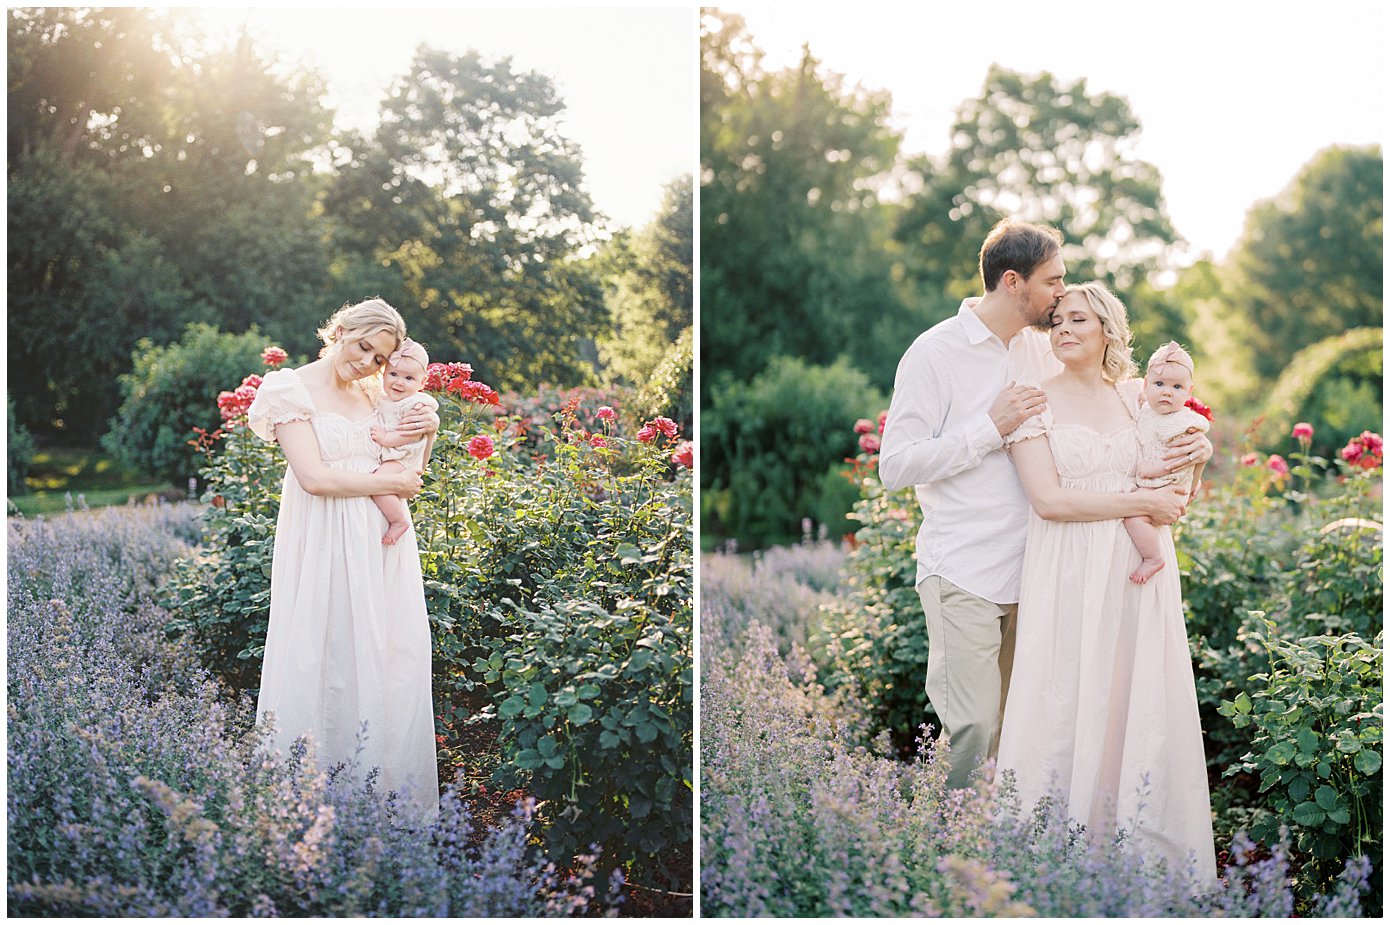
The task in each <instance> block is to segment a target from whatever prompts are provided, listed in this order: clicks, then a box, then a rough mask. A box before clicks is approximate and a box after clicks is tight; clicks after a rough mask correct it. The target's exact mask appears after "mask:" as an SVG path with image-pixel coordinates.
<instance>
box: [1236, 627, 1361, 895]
mask: <svg viewBox="0 0 1390 925" xmlns="http://www.w3.org/2000/svg"><path fill="white" fill-rule="evenodd" d="M1266 626H1267V632H1266V633H1265V634H1257V635H1256V636H1255V639H1256V640H1257V641H1258V642H1260V643H1262V644H1263V645H1264V647H1265V648H1266V650H1267V652H1268V653H1269V661H1270V667H1269V670H1268V671H1267V672H1264V673H1261V674H1257V675H1254V676H1252V677H1251V678H1250V679H1249V682H1250V684H1251V685H1253V686H1251V687H1250V688H1249V689H1248V692H1247V691H1242V692H1241V693H1240V694H1239V695H1238V696H1237V697H1236V698H1235V699H1234V700H1229V701H1225V702H1223V703H1222V705H1221V714H1222V715H1223V716H1227V717H1230V718H1231V722H1232V723H1233V724H1234V725H1235V726H1236V727H1238V728H1243V727H1246V726H1249V727H1251V728H1252V729H1253V730H1254V732H1255V736H1254V741H1253V743H1252V747H1251V751H1250V752H1249V754H1247V755H1246V756H1245V757H1244V759H1243V760H1242V761H1241V762H1240V763H1239V764H1236V765H1233V766H1232V767H1231V768H1229V769H1228V770H1227V772H1226V773H1227V774H1228V775H1232V774H1235V773H1237V772H1240V771H1242V770H1244V771H1249V772H1252V773H1255V774H1258V775H1259V777H1260V792H1261V793H1263V794H1264V806H1263V807H1262V808H1261V811H1260V812H1259V813H1258V814H1257V815H1256V817H1255V820H1254V823H1253V825H1252V826H1251V829H1250V834H1251V835H1253V836H1254V837H1255V838H1259V839H1264V840H1266V841H1267V842H1271V843H1272V842H1273V841H1275V840H1276V839H1277V838H1278V836H1279V831H1280V828H1281V827H1283V826H1286V825H1287V826H1290V827H1291V828H1292V830H1293V833H1294V844H1295V846H1296V847H1297V848H1298V849H1300V850H1301V851H1302V852H1304V853H1305V854H1306V855H1308V856H1309V857H1310V858H1311V860H1310V861H1309V863H1308V867H1309V870H1308V871H1307V872H1306V873H1307V874H1308V876H1304V877H1303V878H1301V879H1300V881H1299V884H1300V888H1301V890H1302V891H1304V892H1309V891H1311V890H1312V889H1315V888H1316V886H1317V885H1318V884H1321V883H1324V882H1327V881H1329V880H1331V879H1332V878H1333V877H1334V876H1335V875H1336V874H1337V873H1338V872H1339V870H1340V868H1341V866H1342V859H1344V858H1346V857H1356V856H1360V855H1369V856H1370V857H1371V860H1372V862H1373V864H1374V865H1375V867H1376V868H1379V866H1380V859H1381V851H1382V845H1381V838H1382V829H1383V820H1384V816H1383V796H1384V787H1383V784H1382V778H1381V759H1382V754H1381V749H1382V742H1383V733H1384V716H1383V705H1382V700H1381V682H1382V679H1383V678H1384V674H1385V666H1384V656H1383V653H1382V641H1383V639H1384V634H1383V633H1378V634H1377V635H1376V637H1375V639H1374V641H1373V642H1367V641H1366V640H1365V639H1363V638H1361V637H1360V636H1358V635H1356V634H1348V635H1345V636H1314V637H1308V638H1303V639H1296V640H1295V639H1285V638H1279V637H1278V636H1276V635H1275V627H1274V624H1273V623H1267V624H1266ZM1376 896H1377V899H1376V900H1375V903H1376V904H1379V899H1378V897H1379V890H1377V891H1376Z"/></svg>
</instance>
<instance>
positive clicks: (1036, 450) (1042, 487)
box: [1009, 436, 1187, 524]
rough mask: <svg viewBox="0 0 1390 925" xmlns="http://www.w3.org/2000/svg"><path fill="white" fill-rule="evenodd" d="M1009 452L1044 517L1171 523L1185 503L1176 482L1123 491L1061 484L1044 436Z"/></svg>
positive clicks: (1185, 499) (1017, 444)
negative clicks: (1143, 520)
mask: <svg viewBox="0 0 1390 925" xmlns="http://www.w3.org/2000/svg"><path fill="white" fill-rule="evenodd" d="M1009 453H1010V455H1011V456H1012V457H1013V461H1014V467H1015V468H1016V469H1017V470H1018V478H1019V481H1021V482H1022V483H1023V490H1024V492H1025V493H1026V494H1027V495H1028V503H1029V504H1031V505H1032V506H1033V510H1034V511H1036V512H1037V514H1038V516H1039V517H1041V518H1042V519H1043V520H1077V521H1079V520H1118V519H1119V518H1121V517H1148V518H1150V519H1151V520H1152V521H1153V522H1154V523H1156V524H1171V523H1174V522H1176V521H1177V519H1178V518H1180V517H1182V515H1183V511H1184V509H1185V506H1186V502H1187V491H1186V489H1183V488H1180V487H1178V486H1176V485H1166V486H1164V487H1163V488H1155V489H1140V490H1138V491H1125V492H1105V491H1083V490H1081V489H1077V488H1063V487H1062V486H1061V484H1060V482H1059V480H1058V478H1057V464H1056V463H1055V462H1054V461H1053V459H1052V447H1051V446H1050V445H1049V444H1048V442H1047V437H1046V436H1039V437H1030V438H1029V439H1027V440H1021V441H1019V442H1018V443H1015V444H1014V445H1013V446H1012V448H1011V449H1010V451H1009Z"/></svg>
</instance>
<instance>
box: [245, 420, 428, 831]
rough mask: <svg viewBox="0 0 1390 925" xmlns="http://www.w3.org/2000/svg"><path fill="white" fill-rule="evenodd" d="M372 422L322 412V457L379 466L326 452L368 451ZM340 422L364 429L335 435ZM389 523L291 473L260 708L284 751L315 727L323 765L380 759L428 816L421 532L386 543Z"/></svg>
mask: <svg viewBox="0 0 1390 925" xmlns="http://www.w3.org/2000/svg"><path fill="white" fill-rule="evenodd" d="M367 426H368V424H367V423H365V422H364V423H362V424H356V423H354V422H349V421H347V420H346V419H339V420H335V419H334V418H333V417H332V416H330V415H318V416H316V417H315V418H314V428H315V431H316V433H317V434H318V437H319V442H320V446H321V447H322V448H324V450H325V453H324V455H325V462H326V463H328V464H329V465H330V466H334V467H338V468H350V469H354V470H356V471H367V472H369V471H371V470H372V469H374V468H375V467H376V465H377V461H376V460H375V459H374V458H373V457H372V456H371V455H370V452H369V450H367V451H365V452H356V453H351V452H350V453H347V454H343V455H340V456H339V457H338V458H336V459H333V458H329V457H331V456H333V455H335V454H333V453H331V452H330V451H329V448H330V447H332V446H334V445H335V444H336V445H340V446H341V445H343V443H344V442H346V443H347V444H349V445H353V444H355V445H357V446H359V447H364V448H365V444H364V443H363V440H364V439H369V437H368V436H367V434H366V427H367ZM343 427H352V428H357V429H360V430H361V433H352V434H348V435H344V434H335V433H332V431H333V430H335V429H341V428H343ZM345 436H346V438H347V439H346V441H344V437H345ZM385 530H386V519H385V517H384V516H382V514H381V512H380V511H379V510H378V509H377V507H376V505H375V504H373V503H372V499H371V498H367V497H358V498H328V497H320V496H316V495H311V494H309V493H308V492H306V491H305V490H304V489H303V488H302V487H301V486H300V484H299V482H298V480H297V479H296V478H295V475H294V472H293V470H287V471H286V474H285V482H284V486H283V491H282V495H281V499H280V516H279V521H278V523H277V526H276V537H275V555H274V561H273V566H272V577H271V589H270V599H271V604H270V627H269V631H268V633H267V636H266V647H265V661H264V666H263V669H262V678H261V690H260V700H259V703H258V704H257V714H258V715H261V714H263V713H265V712H272V713H274V715H275V738H274V745H275V747H277V748H278V749H280V750H282V751H288V749H289V747H290V745H291V744H292V743H293V742H294V740H295V739H297V738H299V737H300V736H306V735H307V736H309V737H310V738H311V739H312V740H313V749H314V755H315V758H316V761H317V764H318V766H319V767H320V768H322V769H327V768H329V767H331V766H333V765H335V764H338V763H341V762H348V763H352V764H353V765H354V767H355V770H356V774H357V776H358V777H359V778H365V777H366V776H367V774H368V773H369V772H370V771H371V770H372V769H373V768H379V769H380V777H379V779H378V780H377V782H376V787H377V789H378V790H380V791H382V792H390V791H396V792H399V793H400V794H401V795H402V796H403V797H404V798H405V799H406V800H407V801H409V802H410V803H411V804H413V805H415V806H416V807H418V808H419V809H420V810H421V812H423V813H424V814H426V815H430V814H433V813H435V812H437V810H438V789H439V781H438V770H437V767H436V763H435V739H434V735H435V730H434V711H433V706H432V699H431V698H432V691H431V680H430V672H431V645H430V633H429V619H428V616H427V614H426V611H425V597H424V585H423V582H422V579H421V573H420V556H419V551H418V550H417V548H416V545H415V535H414V533H413V532H411V533H407V534H406V535H405V536H404V537H402V538H401V541H400V542H398V543H396V544H395V545H394V546H383V545H382V543H381V536H382V534H383V533H384V532H385ZM364 723H365V724H366V726H365V728H366V731H365V738H364V737H363V733H362V730H363V724H364ZM359 747H360V749H361V751H360V753H359Z"/></svg>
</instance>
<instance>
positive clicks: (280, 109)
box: [7, 8, 334, 439]
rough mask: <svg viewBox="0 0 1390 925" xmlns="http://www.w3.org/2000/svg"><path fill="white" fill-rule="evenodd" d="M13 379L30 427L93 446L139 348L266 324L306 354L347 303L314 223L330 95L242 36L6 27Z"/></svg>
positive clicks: (80, 23) (100, 24) (141, 27)
mask: <svg viewBox="0 0 1390 925" xmlns="http://www.w3.org/2000/svg"><path fill="white" fill-rule="evenodd" d="M7 22H8V30H9V32H8V35H9V40H10V55H9V97H8V101H9V111H10V147H9V151H10V161H9V165H8V176H7V182H8V193H9V197H8V200H9V201H8V213H9V215H8V219H9V228H10V231H11V234H10V238H9V259H10V272H9V291H10V311H9V315H8V322H7V328H8V332H9V335H10V344H11V350H10V357H11V363H12V366H11V370H12V379H13V381H15V382H16V387H17V388H16V393H17V394H16V399H17V406H18V410H19V412H20V415H21V417H22V418H23V419H24V420H25V421H26V422H27V423H29V424H30V425H31V426H36V427H42V428H44V429H50V428H53V427H56V426H57V422H58V421H61V422H62V427H63V429H64V430H66V431H68V432H71V433H74V434H75V435H76V436H78V437H79V438H87V439H90V438H91V437H94V436H95V434H96V433H97V432H98V431H99V430H100V429H101V427H102V425H103V424H104V422H105V421H106V419H107V418H108V417H109V416H110V415H111V414H112V413H113V412H114V410H115V406H116V402H117V397H116V395H115V392H114V390H113V389H111V387H110V383H111V382H112V381H113V380H114V379H115V377H116V375H117V374H119V373H121V372H124V371H126V370H128V369H129V368H130V366H129V363H130V356H131V351H132V350H133V349H134V347H135V344H136V342H137V341H138V340H139V339H140V338H141V337H149V338H151V339H153V340H154V341H156V342H161V343H167V342H168V341H171V340H174V339H177V337H178V336H179V333H180V332H181V331H182V330H183V327H184V325H185V324H186V323H188V322H190V321H198V320H204V321H206V320H212V319H214V318H215V319H217V321H218V323H219V324H221V325H223V326H225V327H230V328H234V329H244V328H246V327H247V326H249V325H250V324H251V323H252V322H253V321H255V322H258V323H260V324H262V325H264V326H265V328H266V329H267V331H268V332H270V333H271V334H272V335H274V336H276V337H277V339H280V340H282V341H283V342H284V343H286V345H287V346H289V347H290V348H291V349H296V350H306V349H308V348H309V346H310V345H311V342H312V340H313V329H314V326H315V324H316V323H317V322H318V321H320V320H322V318H323V316H325V315H326V314H328V312H329V311H331V309H332V308H333V307H334V303H333V302H332V301H331V300H330V299H329V298H328V297H327V296H328V295H329V293H328V283H329V280H330V277H329V272H328V271H329V261H328V258H327V254H326V251H325V249H324V245H323V236H322V229H321V227H320V226H319V225H318V224H317V223H316V222H314V221H313V220H312V219H311V212H312V211H313V208H314V206H313V194H314V182H313V181H312V180H311V177H310V172H311V171H310V158H311V156H312V153H313V150H314V149H315V148H316V147H317V146H319V145H321V144H322V143H323V142H324V141H325V140H326V138H327V132H328V130H329V128H330V122H329V114H328V113H326V112H324V111H323V110H322V109H321V108H320V107H319V105H318V100H319V98H320V96H321V95H322V84H321V82H320V81H318V80H317V79H316V78H314V77H312V76H311V75H304V74H294V75H291V76H289V77H280V76H276V72H275V70H274V69H272V68H270V67H269V66H268V62H267V61H265V60H264V59H263V58H262V57H261V56H260V55H258V54H257V53H256V52H255V50H254V49H253V48H252V47H251V45H250V43H249V42H248V41H247V40H246V39H245V38H243V39H242V41H240V42H238V43H236V44H235V45H234V46H233V47H231V48H228V49H215V48H209V47H207V44H206V43H205V42H204V40H203V38H202V37H201V36H199V35H197V34H196V33H195V32H193V31H192V30H191V29H189V28H188V27H187V26H186V25H185V24H184V23H182V22H180V21H179V20H178V19H177V17H173V16H164V15H163V14H156V13H153V12H150V11H144V10H133V9H130V10H128V9H99V8H96V9H94V8H82V9H65V8H60V9H27V10H11V11H10V13H9V16H8V20H7Z"/></svg>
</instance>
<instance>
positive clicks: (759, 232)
mask: <svg viewBox="0 0 1390 925" xmlns="http://www.w3.org/2000/svg"><path fill="white" fill-rule="evenodd" d="M761 59H762V53H761V52H760V51H759V50H758V49H757V48H756V47H754V46H753V45H752V43H751V41H750V40H749V38H748V36H747V34H746V32H745V29H744V23H743V20H742V19H741V18H740V17H738V16H732V15H728V16H723V15H719V14H716V13H708V14H706V15H705V17H704V20H703V29H702V37H701V76H700V156H701V168H702V169H701V193H700V255H701V256H700V259H701V266H700V273H701V276H700V306H701V318H702V329H701V341H700V358H701V362H702V364H703V368H704V369H707V370H714V369H717V370H719V371H720V373H721V374H724V375H727V377H729V378H731V379H732V380H738V381H747V380H749V379H751V378H752V377H753V376H755V375H757V374H758V373H759V371H760V370H762V369H763V368H764V367H765V366H766V365H767V362H768V359H769V357H772V356H776V355H786V356H795V357H800V358H802V359H805V360H807V361H809V362H812V363H817V364H829V363H831V362H833V361H834V360H835V359H836V358H837V357H839V356H841V355H845V356H847V357H849V359H850V360H851V362H853V363H854V364H855V365H856V366H858V367H859V368H860V369H863V370H865V371H866V372H868V374H869V376H870V379H871V380H872V381H873V382H875V383H876V384H878V385H880V386H887V385H888V384H889V383H891V381H892V377H893V370H894V368H895V366H896V363H897V359H898V357H899V356H900V355H901V354H902V351H903V350H904V349H905V348H906V345H907V344H908V343H909V342H910V341H911V338H912V336H913V335H915V334H916V333H918V332H919V331H920V330H921V328H922V324H921V319H920V318H918V317H915V316H914V314H913V312H912V311H910V310H909V309H907V308H906V307H904V306H903V304H902V303H900V302H899V301H898V299H897V298H896V295H895V292H894V289H893V285H892V281H891V276H890V266H889V258H888V253H887V244H888V240H889V231H890V223H889V220H890V213H889V209H888V207H887V206H885V205H884V204H883V203H882V202H881V200H880V196H879V192H878V189H879V187H880V186H881V185H882V184H883V183H885V182H886V180H887V177H888V174H889V171H890V170H891V169H892V167H893V165H894V163H895V160H896V158H897V153H898V145H899V142H900V136H899V134H898V133H897V132H896V131H894V130H893V129H892V128H891V127H890V126H889V125H888V110H889V98H888V94H887V93H884V92H875V91H869V90H865V89H863V88H859V87H849V86H847V85H846V82H845V80H844V78H842V77H841V76H839V75H837V74H833V73H830V72H828V71H826V70H825V69H824V68H823V67H822V66H821V64H820V62H819V61H817V60H816V59H815V58H814V57H812V56H811V54H810V52H809V50H807V51H806V52H804V53H803V56H802V59H801V62H800V63H799V64H798V65H797V66H796V67H794V68H789V69H786V70H782V71H777V72H771V73H770V72H766V71H765V70H764V69H763V67H762V63H761ZM714 378H715V377H713V376H706V377H705V378H704V380H703V382H704V384H705V389H704V394H703V396H702V402H704V403H708V400H709V390H710V389H711V388H712V387H713V386H714V381H713V380H714Z"/></svg>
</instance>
